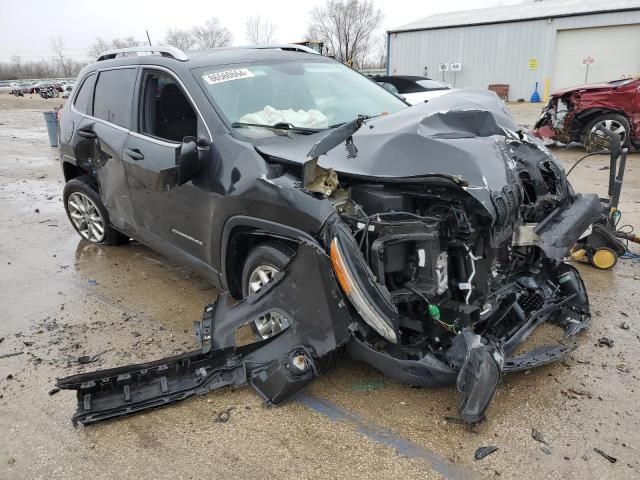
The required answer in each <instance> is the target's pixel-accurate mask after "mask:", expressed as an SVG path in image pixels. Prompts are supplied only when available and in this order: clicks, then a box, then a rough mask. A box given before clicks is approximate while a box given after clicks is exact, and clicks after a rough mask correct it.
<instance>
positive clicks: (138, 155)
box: [124, 148, 144, 161]
mask: <svg viewBox="0 0 640 480" xmlns="http://www.w3.org/2000/svg"><path fill="white" fill-rule="evenodd" d="M124 153H126V154H127V155H128V156H129V157H131V158H132V159H133V160H136V161H137V160H142V159H144V153H142V152H141V151H140V150H138V149H137V148H125V149H124Z"/></svg>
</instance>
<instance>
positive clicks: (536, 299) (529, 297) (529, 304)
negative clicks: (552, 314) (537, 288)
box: [518, 292, 544, 313]
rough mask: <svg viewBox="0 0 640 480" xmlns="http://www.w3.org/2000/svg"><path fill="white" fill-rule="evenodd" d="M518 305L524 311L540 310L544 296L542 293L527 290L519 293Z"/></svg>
mask: <svg viewBox="0 0 640 480" xmlns="http://www.w3.org/2000/svg"><path fill="white" fill-rule="evenodd" d="M518 305H520V308H522V310H524V312H525V313H531V312H535V311H536V310H540V309H541V308H542V306H543V305H544V298H543V297H542V295H540V294H539V293H536V292H527V293H523V294H522V295H520V298H518Z"/></svg>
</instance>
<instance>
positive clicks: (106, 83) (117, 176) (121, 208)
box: [65, 67, 138, 234]
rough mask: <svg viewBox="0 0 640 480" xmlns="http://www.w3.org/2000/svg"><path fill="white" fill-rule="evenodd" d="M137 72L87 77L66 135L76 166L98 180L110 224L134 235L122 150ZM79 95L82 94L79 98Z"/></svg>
mask: <svg viewBox="0 0 640 480" xmlns="http://www.w3.org/2000/svg"><path fill="white" fill-rule="evenodd" d="M137 70H138V69H137V67H128V68H115V69H108V70H101V71H99V72H97V73H95V74H92V76H90V77H88V79H87V80H86V81H90V82H94V85H93V84H92V85H87V87H93V90H92V91H90V92H89V93H88V94H87V91H86V90H85V89H84V84H83V88H82V89H81V91H80V92H79V94H78V95H77V96H76V100H81V101H82V105H81V106H79V105H78V104H77V102H76V100H74V102H76V103H74V104H73V107H72V108H73V110H74V111H75V112H76V113H79V114H80V115H79V116H78V119H77V124H76V125H75V126H74V128H71V131H70V133H69V134H70V135H71V136H72V145H73V151H74V156H75V159H76V162H77V164H78V166H81V167H82V168H83V169H84V170H86V171H88V172H90V173H91V174H93V175H94V176H95V177H96V178H97V180H98V183H99V186H100V197H101V200H102V203H103V204H104V205H105V207H106V209H107V211H108V213H109V219H110V221H111V223H112V224H113V225H114V226H115V227H116V228H118V229H120V230H122V231H125V232H127V233H131V234H133V233H135V224H134V221H133V220H134V219H133V207H132V203H131V199H130V197H129V187H128V184H127V178H126V173H125V169H124V165H123V162H122V150H123V147H124V143H125V141H126V139H127V136H128V134H129V128H130V126H131V98H132V96H133V89H134V85H135V79H136V75H137ZM89 79H90V80H89ZM86 81H85V83H86ZM80 94H84V95H83V97H82V98H80ZM85 97H87V98H86V99H85ZM79 108H80V109H81V110H82V111H80V110H78V109H79ZM71 132H72V133H71ZM65 135H67V133H65Z"/></svg>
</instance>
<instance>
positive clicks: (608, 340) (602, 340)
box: [598, 337, 613, 348]
mask: <svg viewBox="0 0 640 480" xmlns="http://www.w3.org/2000/svg"><path fill="white" fill-rule="evenodd" d="M603 345H606V346H607V347H609V348H612V347H613V340H612V339H611V338H609V337H600V338H599V339H598V346H600V347H601V346H603Z"/></svg>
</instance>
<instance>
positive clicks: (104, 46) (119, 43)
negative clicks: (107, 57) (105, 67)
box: [88, 37, 141, 58]
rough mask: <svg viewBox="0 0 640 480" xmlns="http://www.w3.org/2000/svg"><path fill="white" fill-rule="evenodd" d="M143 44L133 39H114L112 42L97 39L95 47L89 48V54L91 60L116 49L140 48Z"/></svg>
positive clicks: (94, 43)
mask: <svg viewBox="0 0 640 480" xmlns="http://www.w3.org/2000/svg"><path fill="white" fill-rule="evenodd" d="M140 45H141V42H139V41H138V40H136V39H135V38H133V37H125V38H114V39H113V40H111V41H110V42H109V41H107V40H104V39H102V38H100V37H97V38H96V40H95V42H93V45H91V47H89V51H88V54H89V56H90V57H91V58H98V57H99V56H100V54H102V53H104V52H106V51H107V50H112V49H114V48H127V47H139V46H140Z"/></svg>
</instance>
